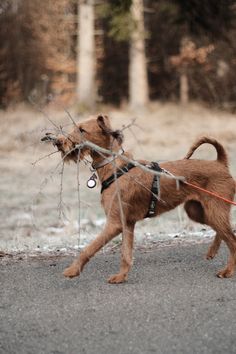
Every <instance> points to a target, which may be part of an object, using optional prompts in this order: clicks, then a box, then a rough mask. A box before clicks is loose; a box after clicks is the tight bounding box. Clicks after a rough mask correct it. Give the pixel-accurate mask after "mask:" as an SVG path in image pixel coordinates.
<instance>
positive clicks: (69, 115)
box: [64, 108, 76, 126]
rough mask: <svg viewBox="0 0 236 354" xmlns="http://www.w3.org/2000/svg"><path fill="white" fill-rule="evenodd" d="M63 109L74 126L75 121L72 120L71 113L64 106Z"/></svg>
mask: <svg viewBox="0 0 236 354" xmlns="http://www.w3.org/2000/svg"><path fill="white" fill-rule="evenodd" d="M64 110H65V112H66V114H67V115H68V117H69V118H70V120H71V121H72V123H73V124H74V125H75V126H76V123H75V121H74V118H73V117H72V115H71V114H70V112H69V111H68V110H67V109H66V108H64Z"/></svg>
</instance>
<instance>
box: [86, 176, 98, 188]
mask: <svg viewBox="0 0 236 354" xmlns="http://www.w3.org/2000/svg"><path fill="white" fill-rule="evenodd" d="M96 179H97V176H96V174H95V173H93V174H92V176H91V177H90V178H89V180H88V181H87V187H88V188H94V187H96V185H97V182H96Z"/></svg>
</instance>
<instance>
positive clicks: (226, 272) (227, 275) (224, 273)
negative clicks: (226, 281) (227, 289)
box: [217, 268, 234, 278]
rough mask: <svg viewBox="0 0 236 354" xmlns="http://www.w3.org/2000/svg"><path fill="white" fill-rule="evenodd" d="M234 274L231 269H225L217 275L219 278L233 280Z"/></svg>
mask: <svg viewBox="0 0 236 354" xmlns="http://www.w3.org/2000/svg"><path fill="white" fill-rule="evenodd" d="M233 274H234V272H233V271H232V270H231V269H228V268H225V269H222V270H220V271H219V272H218V273H217V277H218V278H231V277H232V276H233Z"/></svg>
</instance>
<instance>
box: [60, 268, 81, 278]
mask: <svg viewBox="0 0 236 354" xmlns="http://www.w3.org/2000/svg"><path fill="white" fill-rule="evenodd" d="M63 275H64V276H65V277H67V278H74V277H78V276H79V275H80V272H79V271H78V269H76V268H75V267H68V268H66V269H65V270H64V272H63Z"/></svg>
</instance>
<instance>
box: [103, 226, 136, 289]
mask: <svg viewBox="0 0 236 354" xmlns="http://www.w3.org/2000/svg"><path fill="white" fill-rule="evenodd" d="M133 241H134V224H130V225H126V226H124V230H123V238H122V247H121V266H120V272H119V273H118V274H115V275H112V276H111V277H110V278H109V279H108V282H109V283H111V284H118V283H123V282H124V281H126V280H127V278H128V272H129V270H130V268H131V266H132V257H133Z"/></svg>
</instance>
